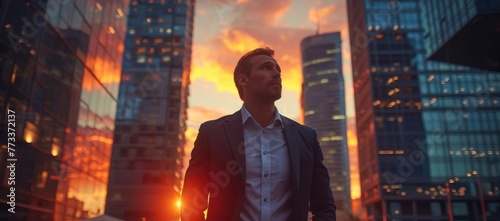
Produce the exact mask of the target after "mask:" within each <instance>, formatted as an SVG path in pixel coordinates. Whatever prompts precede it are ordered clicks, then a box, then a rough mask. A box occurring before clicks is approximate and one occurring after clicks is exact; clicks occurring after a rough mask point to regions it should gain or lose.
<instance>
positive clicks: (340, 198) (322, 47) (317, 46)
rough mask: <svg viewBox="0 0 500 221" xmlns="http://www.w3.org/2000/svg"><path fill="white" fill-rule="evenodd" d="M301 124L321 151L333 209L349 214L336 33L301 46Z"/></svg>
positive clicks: (342, 93)
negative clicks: (311, 132)
mask: <svg viewBox="0 0 500 221" xmlns="http://www.w3.org/2000/svg"><path fill="white" fill-rule="evenodd" d="M301 52H302V73H303V75H304V76H303V77H304V78H303V79H304V81H303V83H302V95H301V105H302V109H303V111H304V124H305V125H307V126H309V127H311V128H313V129H315V130H316V132H317V134H318V140H319V143H320V145H321V147H322V149H323V157H324V161H323V162H324V164H325V166H326V167H327V168H328V172H329V175H330V188H331V189H332V192H333V196H334V198H335V204H336V205H337V208H338V209H339V210H341V211H344V212H346V213H347V214H350V213H351V191H350V179H349V156H348V153H347V136H346V117H345V96H344V78H343V75H342V53H341V50H340V33H339V32H334V33H325V34H317V35H313V36H309V37H307V38H305V39H304V40H302V42H301Z"/></svg>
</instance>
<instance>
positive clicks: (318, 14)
mask: <svg viewBox="0 0 500 221" xmlns="http://www.w3.org/2000/svg"><path fill="white" fill-rule="evenodd" d="M336 8H337V6H336V5H334V4H332V5H327V6H324V7H320V8H314V7H311V8H310V9H309V21H310V22H312V23H315V24H316V23H319V24H320V25H326V24H328V22H329V20H330V19H329V17H330V16H331V15H332V14H333V12H334V11H335V9H336Z"/></svg>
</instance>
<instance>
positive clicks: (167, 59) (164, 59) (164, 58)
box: [161, 56, 170, 62]
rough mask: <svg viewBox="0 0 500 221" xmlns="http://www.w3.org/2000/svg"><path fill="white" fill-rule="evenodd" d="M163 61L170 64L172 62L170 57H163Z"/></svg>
mask: <svg viewBox="0 0 500 221" xmlns="http://www.w3.org/2000/svg"><path fill="white" fill-rule="evenodd" d="M161 60H162V61H163V62H169V61H170V56H163V57H162V58H161Z"/></svg>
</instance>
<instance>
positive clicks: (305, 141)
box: [181, 48, 336, 221]
mask: <svg viewBox="0 0 500 221" xmlns="http://www.w3.org/2000/svg"><path fill="white" fill-rule="evenodd" d="M273 57H274V51H273V50H271V49H269V48H258V49H255V50H253V51H250V52H248V53H247V54H245V55H244V56H243V57H241V58H240V60H239V61H238V64H237V65H236V68H235V70H234V81H235V84H236V87H237V89H238V93H239V95H240V98H241V99H242V100H243V102H244V103H243V106H242V108H241V109H240V110H239V111H237V112H236V113H234V114H232V115H228V116H224V117H221V118H219V119H217V120H212V121H207V122H205V123H203V124H202V125H201V126H200V129H199V133H198V137H197V138H196V141H195V143H194V148H193V152H192V154H191V160H190V161H189V167H188V169H187V171H186V176H185V180H184V188H183V191H182V199H181V201H182V208H181V220H183V221H191V220H194V221H199V220H205V214H204V212H203V211H205V210H206V209H207V208H208V210H207V214H206V220H208V221H233V220H234V221H236V220H243V221H257V220H260V221H271V220H272V221H288V220H294V221H306V220H307V217H308V210H309V211H311V213H312V219H313V220H315V221H332V220H333V221H335V219H336V216H335V210H336V207H335V203H334V200H333V195H332V191H331V190H330V178H329V176H328V171H327V169H326V167H325V166H324V165H323V162H322V161H323V154H322V151H321V147H320V146H319V143H318V140H317V135H316V132H315V131H314V130H313V129H311V128H309V127H306V126H303V125H300V124H299V123H297V122H295V121H293V120H291V119H288V118H286V117H284V116H282V115H280V114H279V112H278V110H277V108H276V107H275V105H274V102H275V101H276V100H278V99H280V98H281V88H282V87H281V69H280V66H279V65H278V62H277V61H276V60H275V59H274V58H273Z"/></svg>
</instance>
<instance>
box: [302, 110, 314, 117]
mask: <svg viewBox="0 0 500 221" xmlns="http://www.w3.org/2000/svg"><path fill="white" fill-rule="evenodd" d="M315 113H316V111H314V110H308V111H306V112H304V116H309V115H312V114H315Z"/></svg>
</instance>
